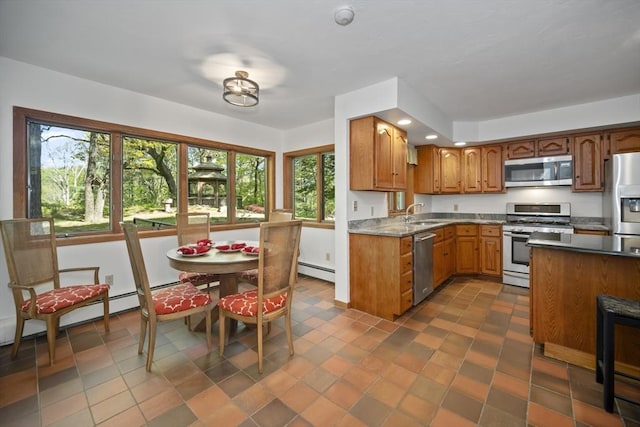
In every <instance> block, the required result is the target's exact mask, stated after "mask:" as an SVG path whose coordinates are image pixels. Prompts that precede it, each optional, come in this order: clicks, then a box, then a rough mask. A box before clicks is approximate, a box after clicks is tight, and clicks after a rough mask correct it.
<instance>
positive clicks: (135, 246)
mask: <svg viewBox="0 0 640 427" xmlns="http://www.w3.org/2000/svg"><path fill="white" fill-rule="evenodd" d="M120 226H121V227H122V231H123V232H124V239H125V241H126V242H127V252H128V253H129V261H130V263H131V270H132V272H133V281H134V283H135V285H136V293H137V294H138V301H139V302H140V310H142V311H143V312H145V313H148V314H149V316H155V310H153V309H152V308H153V307H151V309H150V304H151V287H150V286H149V277H148V276H147V268H146V266H145V263H144V257H143V256H142V247H141V245H140V238H139V237H138V227H136V226H135V225H134V224H125V223H120Z"/></svg>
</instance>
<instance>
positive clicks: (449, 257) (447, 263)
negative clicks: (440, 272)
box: [443, 227, 456, 279]
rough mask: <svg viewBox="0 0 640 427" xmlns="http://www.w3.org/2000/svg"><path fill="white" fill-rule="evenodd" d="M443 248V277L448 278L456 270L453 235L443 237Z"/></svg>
mask: <svg viewBox="0 0 640 427" xmlns="http://www.w3.org/2000/svg"><path fill="white" fill-rule="evenodd" d="M452 228H453V227H452ZM443 250H444V276H445V277H444V278H445V279H448V278H449V277H450V276H451V275H452V274H454V273H455V272H456V241H455V239H454V238H453V237H450V238H448V239H445V241H444V248H443Z"/></svg>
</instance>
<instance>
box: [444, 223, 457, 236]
mask: <svg viewBox="0 0 640 427" xmlns="http://www.w3.org/2000/svg"><path fill="white" fill-rule="evenodd" d="M455 235H456V227H455V226H453V225H447V226H446V227H445V228H444V238H445V239H453V238H454V237H455Z"/></svg>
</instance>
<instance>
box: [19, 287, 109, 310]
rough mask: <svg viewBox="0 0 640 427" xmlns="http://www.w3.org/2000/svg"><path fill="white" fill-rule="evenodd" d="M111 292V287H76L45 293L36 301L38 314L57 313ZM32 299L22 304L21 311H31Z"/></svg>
mask: <svg viewBox="0 0 640 427" xmlns="http://www.w3.org/2000/svg"><path fill="white" fill-rule="evenodd" d="M108 291H109V285H74V286H65V287H64V288H59V289H52V290H50V291H48V292H43V293H41V294H40V295H38V297H37V299H36V313H55V312H56V311H58V310H62V309H63V308H67V307H69V306H72V305H76V304H78V303H81V302H83V301H86V300H88V299H89V298H93V297H95V296H98V295H102V294H104V293H106V292H108ZM30 305H31V299H28V300H26V301H25V302H23V303H22V306H21V307H20V310H22V311H29V306H30Z"/></svg>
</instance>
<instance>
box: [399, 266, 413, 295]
mask: <svg viewBox="0 0 640 427" xmlns="http://www.w3.org/2000/svg"><path fill="white" fill-rule="evenodd" d="M412 289H413V271H408V272H406V273H404V274H403V275H402V276H400V293H405V292H407V291H409V290H412Z"/></svg>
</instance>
